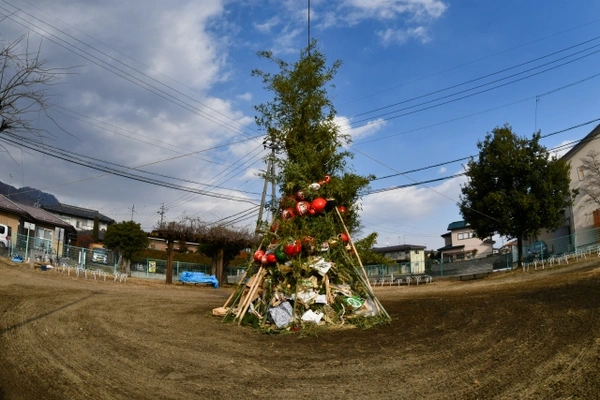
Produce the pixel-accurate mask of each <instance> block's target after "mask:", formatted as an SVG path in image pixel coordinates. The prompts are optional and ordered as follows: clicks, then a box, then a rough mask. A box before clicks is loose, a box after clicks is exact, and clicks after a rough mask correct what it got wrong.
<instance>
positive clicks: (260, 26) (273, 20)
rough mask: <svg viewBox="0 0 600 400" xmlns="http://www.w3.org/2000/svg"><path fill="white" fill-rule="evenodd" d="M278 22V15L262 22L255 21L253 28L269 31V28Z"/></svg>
mask: <svg viewBox="0 0 600 400" xmlns="http://www.w3.org/2000/svg"><path fill="white" fill-rule="evenodd" d="M280 23H281V20H280V19H279V17H272V18H270V19H269V20H267V21H265V22H263V23H262V24H258V23H255V24H253V25H254V28H255V29H256V30H257V31H259V32H262V33H270V32H271V30H272V29H273V28H274V27H275V26H277V25H279V24H280Z"/></svg>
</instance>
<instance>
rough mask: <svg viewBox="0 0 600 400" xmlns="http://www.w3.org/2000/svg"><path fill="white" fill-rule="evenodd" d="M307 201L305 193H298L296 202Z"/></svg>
mask: <svg viewBox="0 0 600 400" xmlns="http://www.w3.org/2000/svg"><path fill="white" fill-rule="evenodd" d="M305 199H306V196H305V195H304V192H303V191H301V190H300V191H298V192H296V200H298V201H302V200H305Z"/></svg>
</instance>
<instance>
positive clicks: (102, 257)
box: [92, 248, 108, 264]
mask: <svg viewBox="0 0 600 400" xmlns="http://www.w3.org/2000/svg"><path fill="white" fill-rule="evenodd" d="M92 262H95V263H101V264H108V251H107V250H106V249H101V248H95V249H93V250H92Z"/></svg>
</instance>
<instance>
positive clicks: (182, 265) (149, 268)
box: [131, 258, 240, 280]
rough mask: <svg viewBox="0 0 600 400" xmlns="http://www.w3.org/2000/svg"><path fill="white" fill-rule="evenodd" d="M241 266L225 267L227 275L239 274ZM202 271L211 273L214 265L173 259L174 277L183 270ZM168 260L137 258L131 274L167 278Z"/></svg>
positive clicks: (139, 276) (141, 276) (142, 276)
mask: <svg viewBox="0 0 600 400" xmlns="http://www.w3.org/2000/svg"><path fill="white" fill-rule="evenodd" d="M239 270H240V268H239V267H235V266H229V267H227V268H226V269H225V273H226V275H237V274H238V273H239ZM184 271H187V272H202V273H204V274H207V275H210V274H211V273H212V265H208V264H198V263H190V262H183V261H173V278H174V279H177V278H178V277H179V275H181V273H182V272H184ZM166 274H167V260H162V259H156V258H147V259H145V260H136V261H135V262H132V263H131V276H134V277H136V278H146V279H161V280H164V279H166Z"/></svg>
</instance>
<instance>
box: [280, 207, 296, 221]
mask: <svg viewBox="0 0 600 400" xmlns="http://www.w3.org/2000/svg"><path fill="white" fill-rule="evenodd" d="M281 218H283V220H284V221H289V220H291V219H292V218H294V210H293V209H291V208H286V209H285V210H283V211H282V212H281Z"/></svg>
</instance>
